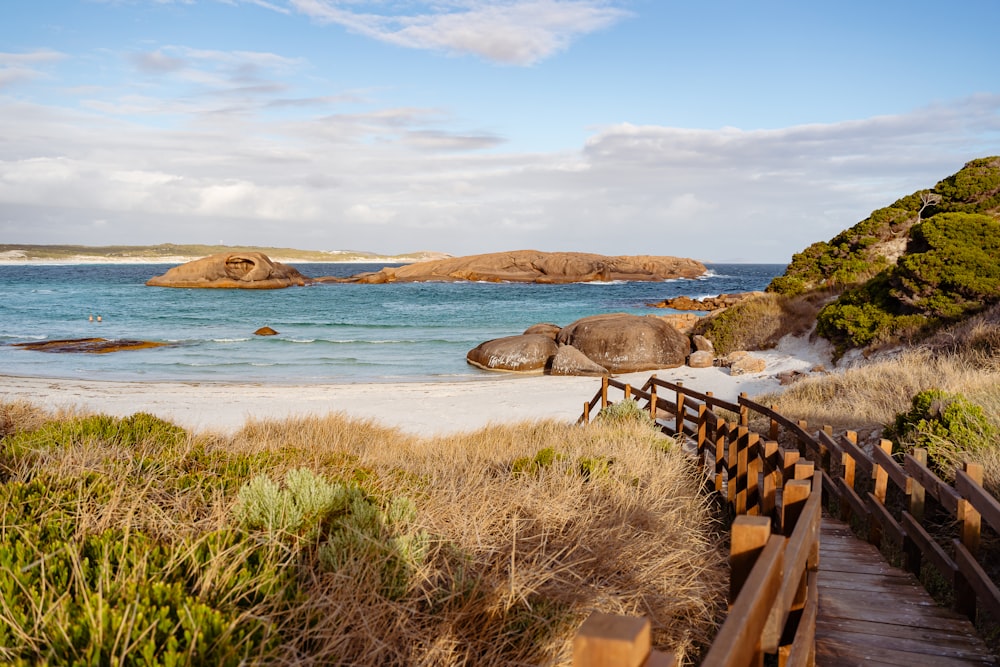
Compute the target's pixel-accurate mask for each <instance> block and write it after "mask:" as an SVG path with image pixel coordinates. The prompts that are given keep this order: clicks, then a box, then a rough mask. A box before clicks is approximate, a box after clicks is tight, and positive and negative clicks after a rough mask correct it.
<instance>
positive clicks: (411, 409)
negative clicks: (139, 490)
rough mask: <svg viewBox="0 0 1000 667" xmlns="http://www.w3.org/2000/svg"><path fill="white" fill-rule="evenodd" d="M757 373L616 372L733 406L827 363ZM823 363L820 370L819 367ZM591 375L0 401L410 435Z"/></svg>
mask: <svg viewBox="0 0 1000 667" xmlns="http://www.w3.org/2000/svg"><path fill="white" fill-rule="evenodd" d="M754 355H755V356H760V357H763V358H764V359H765V360H766V361H767V369H766V370H765V371H764V372H762V373H756V374H751V375H741V376H738V377H733V376H731V375H730V374H729V371H728V370H727V369H723V368H702V369H694V368H688V367H686V366H682V367H680V368H671V369H664V370H660V371H650V372H643V373H633V374H628V375H622V376H618V377H617V379H618V380H620V381H623V382H628V383H630V384H633V385H636V386H640V385H642V384H643V383H644V382H645V381H646V379H647V378H648V377H649V375H650V374H651V373H654V372H655V373H656V375H657V376H658V377H660V378H662V379H664V380H668V381H671V382H677V381H680V382H683V383H684V385H685V386H688V387H691V388H692V389H695V390H697V391H701V392H708V391H711V392H713V393H714V394H715V395H716V396H718V397H720V398H723V399H726V400H735V399H736V397H737V396H739V394H740V392H746V393H747V394H748V395H750V396H755V395H759V394H762V393H767V392H772V391H778V390H780V388H781V387H780V384H779V381H778V380H777V378H776V377H775V375H776V374H777V373H780V372H782V371H787V370H801V371H809V369H811V368H812V367H814V366H815V365H816V364H828V363H829V361H828V359H827V358H826V357H825V355H824V352H823V350H822V349H821V348H817V347H815V346H811V345H809V344H807V343H805V342H802V341H788V342H786V343H784V344H783V345H780V346H779V347H778V348H777V349H776V350H770V351H767V352H755V353H754ZM828 367H829V366H828ZM598 389H600V379H598V378H587V377H551V376H541V375H531V376H527V375H519V376H512V375H500V376H497V377H496V378H495V379H493V378H490V379H484V380H470V381H462V382H403V383H368V384H308V385H286V384H273V385H272V384H260V383H250V382H247V383H222V382H219V383H216V382H127V381H126V382H107V381H87V380H66V379H46V378H34V377H11V376H0V401H16V400H24V401H29V402H32V403H35V404H38V405H41V406H45V407H48V408H63V407H66V408H70V407H75V408H79V409H81V410H84V411H88V412H102V413H106V414H111V415H119V416H126V415H130V414H133V413H135V412H149V413H152V414H155V415H157V416H159V417H162V418H164V419H168V420H170V421H172V422H174V423H176V424H178V425H180V426H183V427H185V428H188V429H191V430H196V431H223V432H230V431H233V430H235V429H238V428H239V427H240V426H241V425H242V424H243V423H244V422H246V420H247V419H252V418H256V419H265V418H284V417H290V416H299V415H308V414H319V415H323V414H328V413H343V414H346V415H349V416H352V417H359V418H370V419H374V420H375V421H377V422H379V423H382V424H384V425H387V426H393V427H397V428H399V429H401V430H403V431H406V432H409V433H413V434H416V435H425V436H430V435H435V434H443V433H454V432H461V431H469V430H475V429H477V428H480V427H482V426H485V425H487V424H489V423H500V422H515V421H523V420H534V419H559V420H566V421H575V420H576V419H577V418H578V417H579V416H580V413H581V412H582V409H583V403H584V402H585V401H587V400H589V399H590V398H592V397H593V396H594V394H595V393H596V392H597V391H598Z"/></svg>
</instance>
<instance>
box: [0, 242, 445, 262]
mask: <svg viewBox="0 0 1000 667" xmlns="http://www.w3.org/2000/svg"><path fill="white" fill-rule="evenodd" d="M250 252H257V253H263V254H266V255H267V256H269V257H271V258H272V259H274V261H277V262H298V263H314V262H315V263H319V262H324V263H326V262H344V263H393V264H408V263H411V262H422V261H425V260H431V259H444V258H447V257H451V255H449V254H447V253H443V252H433V251H429V250H422V251H417V252H409V253H405V254H401V255H390V254H381V253H375V252H367V251H360V250H298V249H295V248H273V247H263V246H227V245H198V244H175V243H161V244H159V245H109V246H87V245H31V244H17V243H7V244H0V264H183V263H184V262H189V261H191V260H194V259H198V258H201V257H205V256H208V255H216V254H219V253H250Z"/></svg>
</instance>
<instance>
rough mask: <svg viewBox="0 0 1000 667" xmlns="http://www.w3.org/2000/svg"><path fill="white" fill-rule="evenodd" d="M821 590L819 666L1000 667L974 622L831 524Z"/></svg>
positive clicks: (824, 529)
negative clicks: (970, 666)
mask: <svg viewBox="0 0 1000 667" xmlns="http://www.w3.org/2000/svg"><path fill="white" fill-rule="evenodd" d="M818 585H819V615H818V618H817V620H816V664H817V665H818V666H819V667H849V666H851V665H858V666H859V667H860V666H861V665H865V666H872V665H896V666H905V667H932V666H938V665H940V666H941V667H949V666H951V665H977V666H982V665H998V662H997V661H996V659H995V658H994V657H993V656H992V654H991V653H990V652H989V650H988V649H987V648H986V645H985V644H984V643H983V641H982V640H981V639H980V638H979V636H978V635H977V634H976V631H975V630H974V629H973V626H972V624H971V623H970V622H969V621H968V619H966V618H965V617H964V616H961V615H959V614H957V613H956V612H954V611H952V610H950V609H947V608H945V607H942V606H940V605H938V604H936V603H935V602H934V600H933V599H931V597H930V595H929V594H928V593H927V591H926V590H924V588H923V587H922V586H921V585H920V583H919V582H918V581H917V579H916V578H915V577H914V576H913V575H912V574H910V573H909V572H906V571H905V570H902V569H899V568H896V567H892V566H891V565H889V564H887V563H886V562H885V560H884V559H883V558H882V555H881V554H880V553H879V552H878V550H877V549H876V548H875V547H874V546H872V545H870V544H868V543H867V542H864V541H862V540H860V539H858V538H856V537H855V536H854V534H853V533H852V532H851V530H850V528H849V527H848V526H847V525H846V524H844V523H842V522H840V521H837V520H835V519H831V518H829V517H823V520H822V524H821V528H820V558H819V576H818Z"/></svg>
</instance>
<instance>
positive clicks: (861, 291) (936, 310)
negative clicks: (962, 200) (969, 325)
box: [817, 213, 1000, 353]
mask: <svg viewBox="0 0 1000 667" xmlns="http://www.w3.org/2000/svg"><path fill="white" fill-rule="evenodd" d="M910 234H911V240H910V246H909V251H908V252H907V254H906V255H904V256H903V257H902V258H901V259H900V261H899V264H898V265H897V266H896V267H894V268H893V269H892V270H889V271H885V272H883V273H882V274H880V275H878V276H876V277H875V278H873V279H872V280H869V281H868V282H867V283H865V284H864V285H863V286H860V287H857V288H854V289H851V290H848V291H846V292H845V293H844V294H842V295H841V296H840V298H839V299H837V301H835V302H834V303H832V304H829V305H828V306H826V307H825V308H824V309H823V310H822V311H821V312H820V313H819V316H818V318H817V332H818V333H819V334H820V335H821V336H823V337H825V338H827V339H828V340H830V342H832V343H833V344H834V345H835V347H836V348H837V350H838V352H839V353H842V352H843V351H844V350H846V349H848V348H852V347H865V346H867V345H871V344H873V343H883V342H892V341H895V340H912V339H916V338H919V337H922V336H925V335H927V334H929V333H932V332H933V331H934V330H935V329H936V328H939V327H940V326H942V325H944V324H948V323H951V322H954V321H957V320H959V319H962V318H965V317H968V316H970V315H972V314H975V313H977V312H979V311H981V310H983V309H985V308H986V307H987V306H989V305H991V304H993V303H997V302H998V301H1000V261H998V258H1000V222H998V221H996V220H994V219H993V218H990V217H989V216H985V215H974V214H966V213H941V214H938V215H936V216H934V217H932V218H930V219H928V220H925V221H924V222H922V223H921V224H919V225H915V226H914V227H913V229H912V230H911V233H910Z"/></svg>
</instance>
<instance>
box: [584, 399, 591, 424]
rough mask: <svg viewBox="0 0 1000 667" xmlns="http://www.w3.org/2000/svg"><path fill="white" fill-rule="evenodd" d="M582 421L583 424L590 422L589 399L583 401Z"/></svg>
mask: <svg viewBox="0 0 1000 667" xmlns="http://www.w3.org/2000/svg"><path fill="white" fill-rule="evenodd" d="M583 423H584V424H585V425H586V424H589V423H590V401H584V402H583Z"/></svg>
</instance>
